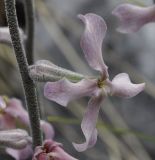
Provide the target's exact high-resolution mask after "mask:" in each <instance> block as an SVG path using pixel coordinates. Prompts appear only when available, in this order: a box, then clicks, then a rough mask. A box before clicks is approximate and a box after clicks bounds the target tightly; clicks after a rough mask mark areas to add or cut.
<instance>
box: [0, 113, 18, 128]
mask: <svg viewBox="0 0 155 160" xmlns="http://www.w3.org/2000/svg"><path fill="white" fill-rule="evenodd" d="M13 128H16V122H15V119H14V118H13V117H12V116H10V115H8V114H4V115H3V114H2V115H0V130H7V129H13Z"/></svg>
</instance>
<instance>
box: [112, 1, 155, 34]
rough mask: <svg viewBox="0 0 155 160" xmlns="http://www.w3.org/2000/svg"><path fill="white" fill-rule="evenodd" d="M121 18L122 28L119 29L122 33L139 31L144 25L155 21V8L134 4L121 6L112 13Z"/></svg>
mask: <svg viewBox="0 0 155 160" xmlns="http://www.w3.org/2000/svg"><path fill="white" fill-rule="evenodd" d="M112 14H113V15H115V16H116V17H118V18H119V20H120V23H121V24H120V26H119V28H118V29H117V30H118V31H119V32H122V33H132V32H136V31H138V30H139V29H140V28H141V27H142V26H143V25H145V24H146V23H149V22H153V21H155V6H151V7H140V6H136V5H132V4H121V5H119V6H117V7H116V8H115V9H114V11H113V12H112Z"/></svg>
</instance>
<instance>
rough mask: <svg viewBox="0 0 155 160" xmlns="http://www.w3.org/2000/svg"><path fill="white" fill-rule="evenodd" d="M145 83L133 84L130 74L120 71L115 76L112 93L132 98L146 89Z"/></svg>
mask: <svg viewBox="0 0 155 160" xmlns="http://www.w3.org/2000/svg"><path fill="white" fill-rule="evenodd" d="M144 87H145V83H140V84H133V83H131V81H130V78H129V76H128V74H126V73H120V74H118V75H116V76H115V77H114V79H113V80H112V86H111V93H110V94H111V95H116V96H119V97H123V98H131V97H134V96H136V95H137V94H138V93H140V92H141V91H143V90H144Z"/></svg>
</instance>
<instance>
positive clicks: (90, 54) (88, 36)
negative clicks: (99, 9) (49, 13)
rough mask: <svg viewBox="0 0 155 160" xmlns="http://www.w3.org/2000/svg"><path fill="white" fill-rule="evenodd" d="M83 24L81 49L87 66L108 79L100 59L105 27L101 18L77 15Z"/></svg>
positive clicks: (105, 67)
mask: <svg viewBox="0 0 155 160" xmlns="http://www.w3.org/2000/svg"><path fill="white" fill-rule="evenodd" d="M78 17H79V18H80V19H81V20H82V21H83V23H84V24H85V31H84V33H83V35H82V37H81V48H82V50H83V52H84V54H85V57H86V60H87V61H88V63H89V65H90V66H91V67H92V68H93V69H95V70H98V71H100V72H101V73H102V74H103V76H104V77H108V72H107V66H106V65H105V63H104V61H103V58H102V42H103V39H104V37H105V34H106V31H107V26H106V23H105V21H104V20H103V18H102V17H100V16H98V15H96V14H92V13H88V14H86V15H81V14H80V15H78Z"/></svg>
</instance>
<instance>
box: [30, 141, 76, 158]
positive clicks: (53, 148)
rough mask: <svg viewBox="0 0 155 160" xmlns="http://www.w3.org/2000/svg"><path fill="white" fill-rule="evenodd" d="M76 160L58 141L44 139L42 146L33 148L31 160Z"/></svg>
mask: <svg viewBox="0 0 155 160" xmlns="http://www.w3.org/2000/svg"><path fill="white" fill-rule="evenodd" d="M48 159H49V160H50V159H51V160H77V159H76V158H74V157H72V156H70V155H69V154H68V153H66V152H65V151H64V150H63V149H62V145H61V144H60V143H57V142H54V141H52V140H46V141H45V142H44V144H43V146H38V147H36V149H35V153H34V156H33V160H48Z"/></svg>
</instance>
